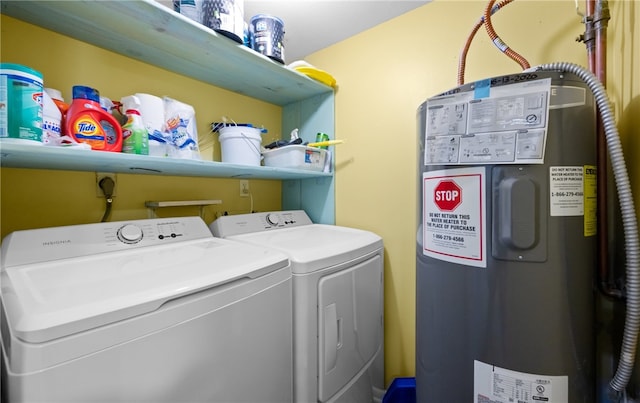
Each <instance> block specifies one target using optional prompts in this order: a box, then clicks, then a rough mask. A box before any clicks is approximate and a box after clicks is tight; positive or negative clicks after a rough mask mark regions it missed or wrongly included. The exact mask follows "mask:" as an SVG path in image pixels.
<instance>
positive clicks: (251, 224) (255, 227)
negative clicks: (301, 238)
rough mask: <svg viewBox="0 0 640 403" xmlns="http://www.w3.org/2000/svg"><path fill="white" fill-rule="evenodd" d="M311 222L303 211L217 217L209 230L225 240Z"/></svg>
mask: <svg viewBox="0 0 640 403" xmlns="http://www.w3.org/2000/svg"><path fill="white" fill-rule="evenodd" d="M311 224H313V222H312V221H311V219H310V218H309V216H308V215H307V213H305V212H304V211H303V210H291V211H271V212H265V213H252V214H238V215H227V216H222V217H219V218H218V219H217V220H215V221H214V222H213V223H211V225H210V226H209V228H210V229H211V232H212V233H213V235H214V236H217V237H220V238H226V237H228V236H232V235H240V234H247V233H254V232H263V231H272V230H277V229H282V228H291V227H300V226H303V225H311Z"/></svg>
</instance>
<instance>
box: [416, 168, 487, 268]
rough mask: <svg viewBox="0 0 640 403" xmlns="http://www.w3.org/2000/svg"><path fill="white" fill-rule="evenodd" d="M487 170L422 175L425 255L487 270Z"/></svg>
mask: <svg viewBox="0 0 640 403" xmlns="http://www.w3.org/2000/svg"><path fill="white" fill-rule="evenodd" d="M484 181H485V168H484V167H473V168H458V169H448V170H438V171H431V172H425V173H424V174H423V175H422V182H423V186H422V191H423V194H422V200H423V206H422V211H423V216H422V228H423V234H422V235H423V253H424V254H425V255H427V256H431V257H433V258H436V259H440V260H445V261H448V262H452V263H458V264H464V265H468V266H475V267H487V256H486V229H485V220H486V217H485V214H484V209H485V207H486V199H485V194H484V192H485V191H484Z"/></svg>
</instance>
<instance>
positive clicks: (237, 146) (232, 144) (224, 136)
mask: <svg viewBox="0 0 640 403" xmlns="http://www.w3.org/2000/svg"><path fill="white" fill-rule="evenodd" d="M219 132H220V151H221V153H222V162H226V163H229V164H240V165H258V166H259V165H260V160H261V157H262V155H261V149H260V143H261V142H262V137H261V136H260V133H261V129H259V128H255V127H248V126H225V127H223V128H221V129H220V130H219Z"/></svg>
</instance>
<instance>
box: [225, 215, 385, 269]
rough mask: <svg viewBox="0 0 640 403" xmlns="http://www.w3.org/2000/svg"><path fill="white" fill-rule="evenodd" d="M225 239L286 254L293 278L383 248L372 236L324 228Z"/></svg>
mask: <svg viewBox="0 0 640 403" xmlns="http://www.w3.org/2000/svg"><path fill="white" fill-rule="evenodd" d="M227 239H236V240H242V241H246V242H250V243H253V244H257V245H263V246H267V247H270V248H275V249H278V250H280V251H282V252H284V253H286V254H287V255H289V259H290V260H291V271H292V272H293V273H294V274H305V273H311V272H314V271H316V270H320V269H324V268H326V267H331V266H334V265H337V264H341V263H344V262H348V261H350V260H353V259H357V258H359V257H361V256H363V255H366V254H368V253H371V252H375V251H377V250H380V249H382V247H383V242H382V238H380V236H378V235H376V234H374V233H373V232H369V231H365V230H361V229H355V228H348V227H340V226H336V225H326V224H311V225H303V226H300V227H292V228H282V229H277V230H274V231H265V232H255V233H249V234H243V235H236V236H230V237H228V238H227Z"/></svg>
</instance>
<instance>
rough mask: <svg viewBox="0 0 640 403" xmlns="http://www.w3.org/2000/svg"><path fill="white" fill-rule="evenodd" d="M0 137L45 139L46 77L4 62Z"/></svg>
mask: <svg viewBox="0 0 640 403" xmlns="http://www.w3.org/2000/svg"><path fill="white" fill-rule="evenodd" d="M0 138H3V139H14V140H19V141H27V142H33V143H41V140H42V74H41V73H40V72H38V71H36V70H34V69H32V68H30V67H27V66H22V65H19V64H13V63H0Z"/></svg>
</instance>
